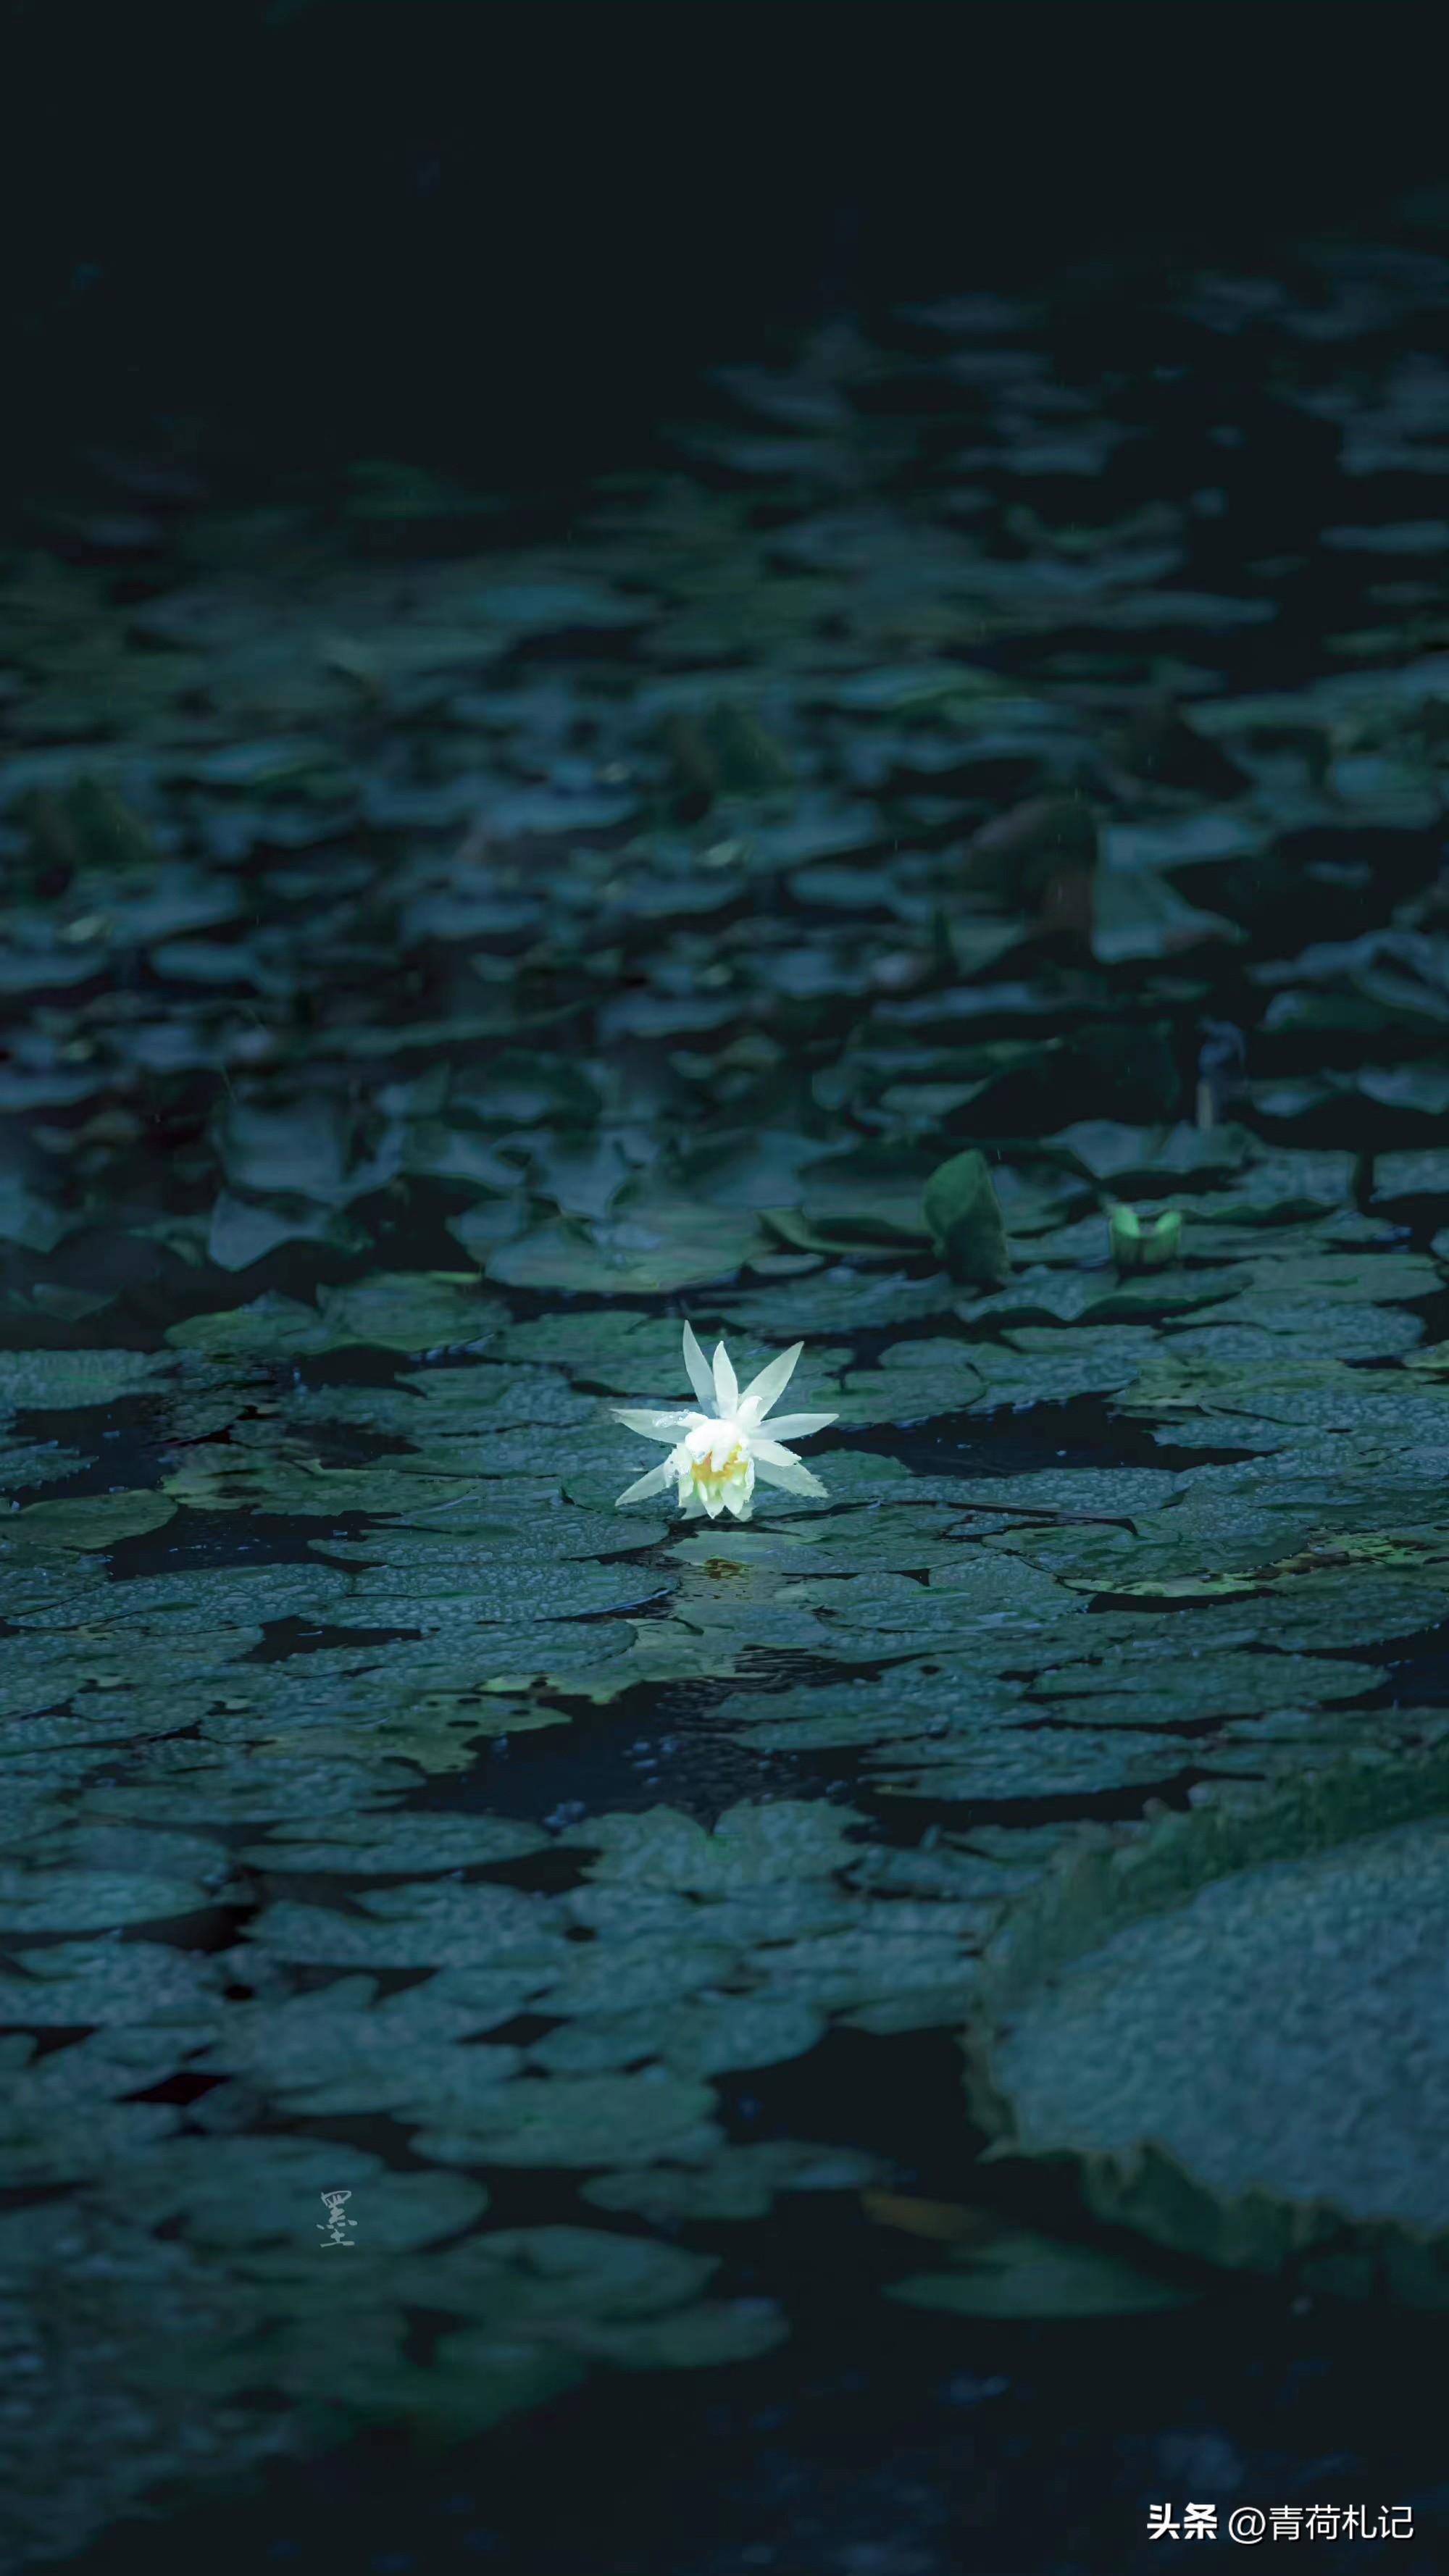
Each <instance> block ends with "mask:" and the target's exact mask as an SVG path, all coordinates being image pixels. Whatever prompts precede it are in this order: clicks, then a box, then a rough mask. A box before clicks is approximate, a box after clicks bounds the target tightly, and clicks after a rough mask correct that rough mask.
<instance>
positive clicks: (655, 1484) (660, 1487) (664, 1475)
mask: <svg viewBox="0 0 1449 2576" xmlns="http://www.w3.org/2000/svg"><path fill="white" fill-rule="evenodd" d="M668 1483H669V1461H668V1459H667V1458H666V1459H665V1461H664V1464H663V1466H661V1467H651V1468H650V1470H649V1473H648V1475H647V1476H641V1477H640V1478H639V1480H638V1482H637V1484H633V1485H630V1486H629V1487H628V1489H627V1491H626V1492H624V1493H622V1494H620V1495H619V1496H618V1498H617V1500H616V1501H615V1504H614V1509H615V1511H617V1510H618V1508H619V1504H620V1503H642V1502H643V1500H644V1497H645V1495H646V1494H662V1493H663V1491H664V1488H665V1486H666V1485H667V1484H668Z"/></svg>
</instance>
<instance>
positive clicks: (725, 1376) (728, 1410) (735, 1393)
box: [714, 1342, 740, 1421]
mask: <svg viewBox="0 0 1449 2576" xmlns="http://www.w3.org/2000/svg"><path fill="white" fill-rule="evenodd" d="M714 1397H715V1403H716V1404H717V1405H718V1407H719V1411H720V1416H721V1419H725V1418H728V1419H729V1420H731V1421H733V1419H734V1410H735V1406H736V1405H737V1404H738V1403H739V1400H740V1382H739V1379H738V1378H737V1377H736V1375H735V1368H734V1362H733V1360H732V1359H731V1358H730V1355H729V1352H728V1351H727V1350H726V1349H725V1346H724V1344H723V1342H716V1344H715V1351H714Z"/></svg>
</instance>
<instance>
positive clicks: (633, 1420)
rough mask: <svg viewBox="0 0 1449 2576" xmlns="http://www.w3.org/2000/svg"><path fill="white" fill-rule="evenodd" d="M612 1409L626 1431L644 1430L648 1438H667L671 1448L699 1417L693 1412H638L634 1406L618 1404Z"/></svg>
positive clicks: (616, 1419)
mask: <svg viewBox="0 0 1449 2576" xmlns="http://www.w3.org/2000/svg"><path fill="white" fill-rule="evenodd" d="M610 1409H611V1411H612V1413H613V1416H614V1420H615V1421H616V1422H622V1423H623V1425H624V1428H625V1430H626V1431H639V1432H642V1433H643V1436H644V1438H645V1439H646V1440H667V1441H668V1442H669V1445H670V1447H671V1449H672V1448H673V1446H674V1444H675V1442H676V1440H678V1438H679V1436H680V1434H681V1432H687V1431H688V1430H689V1429H690V1427H691V1425H692V1424H693V1423H695V1422H696V1421H697V1420H698V1418H699V1417H698V1415H697V1414H693V1413H642V1412H636V1411H634V1410H633V1408H632V1407H625V1406H622V1405H618V1404H616V1405H613V1406H612V1407H611V1408H610Z"/></svg>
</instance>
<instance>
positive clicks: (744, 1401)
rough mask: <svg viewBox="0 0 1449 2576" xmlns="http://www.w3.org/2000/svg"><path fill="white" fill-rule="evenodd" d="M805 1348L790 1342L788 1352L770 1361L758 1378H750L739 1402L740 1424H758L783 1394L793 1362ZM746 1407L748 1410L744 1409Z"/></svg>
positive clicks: (791, 1373) (783, 1352)
mask: <svg viewBox="0 0 1449 2576" xmlns="http://www.w3.org/2000/svg"><path fill="white" fill-rule="evenodd" d="M804 1348H805V1345H804V1343H803V1342H792V1343H791V1345H790V1348H789V1350H788V1351H781V1353H780V1356H779V1358H778V1359H773V1360H770V1361H769V1362H768V1363H767V1365H766V1366H765V1367H764V1368H762V1369H761V1371H760V1374H759V1376H758V1377H755V1378H752V1379H751V1380H750V1383H749V1385H748V1386H747V1387H746V1389H745V1391H744V1394H743V1395H742V1396H741V1398H740V1402H739V1418H740V1420H741V1421H742V1422H760V1421H762V1420H763V1419H764V1416H765V1415H766V1414H767V1413H768V1412H769V1410H770V1407H771V1405H772V1404H774V1403H775V1402H777V1400H778V1399H779V1397H780V1396H782V1395H783V1394H784V1392H785V1389H786V1387H787V1386H788V1385H789V1383H790V1380H791V1378H792V1377H793V1375H794V1372H795V1362H796V1361H797V1360H798V1358H799V1356H800V1354H801V1352H802V1351H803V1349H804ZM747 1407H748V1410H746V1408H747Z"/></svg>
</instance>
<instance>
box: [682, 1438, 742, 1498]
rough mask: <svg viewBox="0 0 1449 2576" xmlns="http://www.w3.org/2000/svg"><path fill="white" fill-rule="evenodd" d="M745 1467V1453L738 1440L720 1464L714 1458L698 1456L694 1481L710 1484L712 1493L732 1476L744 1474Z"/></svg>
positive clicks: (699, 1483) (695, 1463)
mask: <svg viewBox="0 0 1449 2576" xmlns="http://www.w3.org/2000/svg"><path fill="white" fill-rule="evenodd" d="M744 1467H745V1453H744V1450H743V1449H742V1448H741V1447H740V1445H739V1443H738V1442H736V1444H735V1446H734V1448H733V1449H731V1450H730V1451H728V1453H727V1454H726V1456H725V1457H724V1459H723V1460H722V1461H721V1462H720V1463H719V1464H718V1465H716V1463H715V1461H714V1460H713V1459H712V1458H696V1459H695V1461H694V1481H695V1483H696V1484H697V1485H706V1486H708V1488H709V1490H710V1491H711V1493H713V1492H716V1491H717V1490H718V1488H719V1487H720V1486H721V1485H727V1484H728V1483H729V1480H730V1478H731V1476H739V1475H742V1474H743V1473H744Z"/></svg>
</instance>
